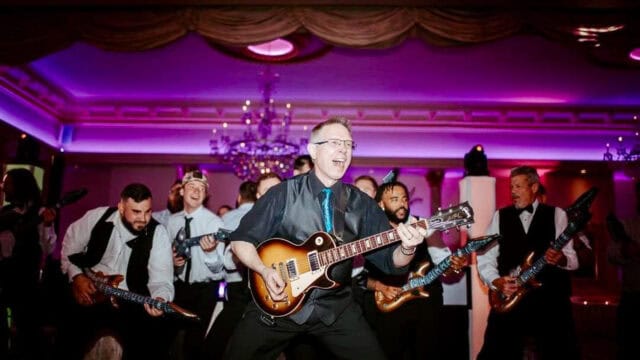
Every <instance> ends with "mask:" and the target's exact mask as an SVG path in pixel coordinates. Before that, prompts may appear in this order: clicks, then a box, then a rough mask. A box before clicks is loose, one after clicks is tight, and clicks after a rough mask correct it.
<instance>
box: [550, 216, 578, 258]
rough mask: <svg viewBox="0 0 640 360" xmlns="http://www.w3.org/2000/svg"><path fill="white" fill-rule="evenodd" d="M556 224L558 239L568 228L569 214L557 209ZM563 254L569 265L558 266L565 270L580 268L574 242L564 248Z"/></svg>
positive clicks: (570, 241) (571, 241)
mask: <svg viewBox="0 0 640 360" xmlns="http://www.w3.org/2000/svg"><path fill="white" fill-rule="evenodd" d="M555 223H556V239H557V238H558V236H560V234H562V232H563V231H564V230H565V229H566V228H567V224H568V219H567V213H566V212H565V211H564V210H562V209H560V208H559V207H556V212H555ZM562 253H563V254H564V256H565V257H566V258H567V264H566V265H565V266H558V267H559V268H561V269H565V270H575V269H577V268H578V254H577V253H576V250H575V249H574V248H573V240H569V242H567V243H566V244H565V245H564V247H563V248H562Z"/></svg>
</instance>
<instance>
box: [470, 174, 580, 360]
mask: <svg viewBox="0 0 640 360" xmlns="http://www.w3.org/2000/svg"><path fill="white" fill-rule="evenodd" d="M510 180H511V186H510V187H511V199H512V201H513V205H512V206H508V207H505V208H502V209H500V210H498V211H497V212H496V213H495V214H494V217H493V221H492V223H491V225H490V227H489V230H487V233H489V234H498V233H499V234H500V235H502V238H501V239H499V240H498V242H497V244H496V245H495V246H493V247H490V248H489V250H487V251H485V252H484V253H479V254H478V257H477V259H478V271H479V273H480V277H481V278H482V280H483V282H485V283H486V284H487V285H488V286H490V287H491V289H492V291H496V292H499V293H502V294H503V296H511V295H513V294H514V293H515V292H516V291H518V289H519V287H520V286H527V284H519V283H517V282H516V278H517V276H518V274H519V270H520V269H521V267H520V265H521V264H522V263H523V262H524V261H525V258H526V257H527V255H528V254H529V253H531V252H534V254H535V257H541V256H543V255H544V257H545V259H546V263H547V264H548V266H546V267H545V268H544V269H543V270H542V271H541V272H540V273H539V274H538V276H537V280H539V281H540V282H542V284H543V285H542V286H541V287H539V288H536V289H532V290H530V291H529V292H528V293H527V294H526V295H525V296H524V297H523V298H522V300H521V301H520V302H519V303H518V304H517V306H515V307H514V308H513V309H512V310H511V311H508V312H498V311H496V310H495V309H492V310H491V312H490V314H489V319H488V322H487V329H486V332H485V338H484V345H483V347H482V350H481V351H480V354H479V355H478V359H479V360H486V359H521V358H522V357H523V352H524V351H525V340H526V339H527V338H532V339H533V341H534V348H535V349H536V351H537V352H538V353H539V357H540V359H543V360H544V359H577V358H578V354H577V344H576V339H575V335H574V334H575V329H574V324H573V317H572V312H571V301H570V299H569V297H570V295H571V281H570V278H569V273H568V272H567V270H575V269H576V268H577V267H578V260H577V256H576V252H575V250H574V248H573V243H572V241H571V240H570V241H569V242H568V243H567V244H566V245H565V246H564V247H563V248H562V251H558V250H554V249H552V248H550V245H551V244H552V243H553V242H554V241H555V240H556V238H558V236H559V235H560V234H562V233H563V231H564V230H565V228H566V227H567V223H568V221H567V214H566V213H565V211H564V210H562V209H560V208H557V207H553V206H548V205H545V204H541V203H539V202H538V200H537V199H536V194H537V192H538V189H539V186H540V178H539V176H538V173H537V171H536V170H535V169H534V168H531V167H528V166H521V167H517V168H515V169H513V170H512V171H511V175H510Z"/></svg>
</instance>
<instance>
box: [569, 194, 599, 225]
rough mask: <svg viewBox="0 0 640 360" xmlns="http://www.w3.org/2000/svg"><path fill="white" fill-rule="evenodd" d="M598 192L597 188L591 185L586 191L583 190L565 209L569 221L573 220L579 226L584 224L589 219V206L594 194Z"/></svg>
mask: <svg viewBox="0 0 640 360" xmlns="http://www.w3.org/2000/svg"><path fill="white" fill-rule="evenodd" d="M597 194H598V188H596V187H592V188H591V189H589V190H588V191H586V192H584V193H583V194H582V195H580V197H578V199H576V201H575V202H574V203H573V204H571V206H569V207H568V208H566V209H565V211H566V213H567V217H568V219H569V222H574V223H576V224H579V225H580V226H582V225H584V224H586V223H587V222H588V221H589V219H591V213H589V208H590V207H591V204H592V203H593V200H594V199H595V197H596V195H597Z"/></svg>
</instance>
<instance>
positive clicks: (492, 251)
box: [476, 211, 500, 289]
mask: <svg viewBox="0 0 640 360" xmlns="http://www.w3.org/2000/svg"><path fill="white" fill-rule="evenodd" d="M499 232H500V213H499V212H498V211H496V212H495V213H494V214H493V219H492V220H491V224H490V225H489V228H488V229H487V234H498V233H499ZM498 255H500V245H499V244H498V242H497V241H496V242H494V244H493V245H490V247H489V248H488V249H487V250H486V251H484V252H478V253H477V257H476V259H477V261H478V273H479V275H480V279H482V281H483V282H484V283H485V284H486V285H488V286H489V287H491V288H492V289H493V288H494V287H493V285H492V282H493V280H495V279H497V278H499V277H500V272H498Z"/></svg>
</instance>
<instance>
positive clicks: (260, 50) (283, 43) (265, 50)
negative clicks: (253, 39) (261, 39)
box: [247, 38, 294, 57]
mask: <svg viewBox="0 0 640 360" xmlns="http://www.w3.org/2000/svg"><path fill="white" fill-rule="evenodd" d="M247 49H249V51H251V52H254V53H256V54H258V55H263V56H274V57H275V56H283V55H286V54H289V53H290V52H292V51H293V50H294V46H293V44H292V43H291V42H289V41H287V40H284V39H281V38H278V39H275V40H272V41H269V42H266V43H262V44H258V45H249V46H247Z"/></svg>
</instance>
